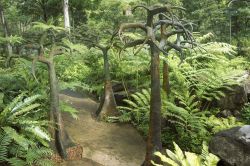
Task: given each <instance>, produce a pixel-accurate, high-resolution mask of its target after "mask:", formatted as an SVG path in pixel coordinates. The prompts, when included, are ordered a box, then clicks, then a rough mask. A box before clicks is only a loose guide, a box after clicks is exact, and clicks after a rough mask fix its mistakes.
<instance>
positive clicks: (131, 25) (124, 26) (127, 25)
mask: <svg viewBox="0 0 250 166" xmlns="http://www.w3.org/2000/svg"><path fill="white" fill-rule="evenodd" d="M136 28H139V29H142V30H143V31H144V32H147V28H146V26H145V24H143V23H124V24H121V25H120V28H119V30H118V36H119V38H120V40H121V41H122V42H123V40H122V37H121V34H122V32H124V31H125V30H126V29H136ZM123 43H124V42H123Z"/></svg>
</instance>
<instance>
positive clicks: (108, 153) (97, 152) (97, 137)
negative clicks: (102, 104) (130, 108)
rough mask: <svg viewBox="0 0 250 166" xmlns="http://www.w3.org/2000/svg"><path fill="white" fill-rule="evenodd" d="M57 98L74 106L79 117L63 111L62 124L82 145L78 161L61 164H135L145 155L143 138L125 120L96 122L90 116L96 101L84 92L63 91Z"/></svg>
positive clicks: (135, 165)
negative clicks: (117, 122) (84, 94)
mask: <svg viewBox="0 0 250 166" xmlns="http://www.w3.org/2000/svg"><path fill="white" fill-rule="evenodd" d="M60 99H61V100H63V101H66V102H67V103H69V104H70V105H71V106H73V107H74V108H76V109H77V110H78V111H79V113H78V116H79V119H78V120H74V119H73V118H71V117H70V116H69V115H68V114H64V115H63V118H64V121H65V128H66V130H67V131H68V133H69V135H71V137H72V138H73V140H74V141H75V142H76V143H79V144H80V145H82V147H83V158H84V159H82V160H80V161H67V162H64V163H62V164H60V165H61V166H81V165H83V166H101V165H103V166H139V165H141V164H142V162H143V159H144V155H145V142H144V140H143V139H142V137H141V136H140V135H139V134H138V132H137V131H136V130H135V129H134V128H133V127H132V126H131V125H128V124H122V125H121V124H110V123H105V122H99V121H96V120H94V119H93V118H92V117H91V113H93V112H94V111H95V110H96V109H97V107H98V104H97V103H96V102H95V101H93V100H92V99H91V98H89V97H88V96H81V95H79V94H76V93H73V92H69V91H66V92H64V94H60Z"/></svg>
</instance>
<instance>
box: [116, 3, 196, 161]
mask: <svg viewBox="0 0 250 166" xmlns="http://www.w3.org/2000/svg"><path fill="white" fill-rule="evenodd" d="M138 8H143V9H145V10H146V12H147V20H146V23H123V24H121V26H120V28H119V36H120V38H121V40H122V41H123V39H122V36H121V35H122V33H123V32H124V31H125V30H127V29H140V30H142V31H143V32H144V33H145V35H144V36H145V38H144V39H137V40H134V41H131V42H127V43H126V42H125V46H124V48H127V47H134V46H137V45H142V46H141V47H140V48H139V50H140V49H141V48H142V47H143V46H144V45H145V44H147V45H149V48H150V54H151V67H150V69H151V74H150V75H151V96H150V122H149V133H148V139H147V152H146V157H145V161H144V163H143V165H144V166H151V165H152V163H151V160H155V161H156V162H157V163H160V160H159V158H156V157H155V156H154V155H153V154H154V152H155V151H161V150H162V143H161V93H160V71H159V66H160V58H159V55H160V52H163V53H164V54H165V55H167V52H166V50H168V49H169V48H174V49H175V50H178V51H181V49H182V45H180V44H181V42H180V41H179V40H180V38H179V37H177V39H178V40H177V41H178V42H177V44H175V43H171V42H169V41H166V39H167V38H168V37H169V36H172V35H175V34H178V33H182V34H183V36H184V37H185V38H186V39H187V41H184V42H183V43H190V44H192V43H193V42H194V41H193V38H192V37H191V33H190V32H189V31H188V30H187V29H186V27H185V26H184V25H183V24H182V22H181V21H180V20H179V19H176V18H175V16H174V15H173V13H172V10H173V9H176V8H177V9H181V8H178V7H172V6H152V7H146V6H136V7H135V8H134V9H133V11H135V10H136V9H138ZM167 14H168V15H167ZM156 15H160V16H161V17H160V19H159V20H158V21H157V22H155V18H154V16H156ZM169 26H170V27H172V28H173V30H172V31H169V32H166V30H165V28H168V27H169ZM159 29H161V33H160V34H161V35H160V36H161V37H160V38H159V37H158V36H157V35H158V33H157V32H158V30H159ZM168 47H169V48H168Z"/></svg>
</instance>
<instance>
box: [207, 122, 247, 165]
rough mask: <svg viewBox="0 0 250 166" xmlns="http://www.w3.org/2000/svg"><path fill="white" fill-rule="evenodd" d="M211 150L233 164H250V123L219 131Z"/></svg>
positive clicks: (211, 144)
mask: <svg viewBox="0 0 250 166" xmlns="http://www.w3.org/2000/svg"><path fill="white" fill-rule="evenodd" d="M209 151H210V152H211V153H213V154H215V155H217V156H218V157H219V158H221V159H222V160H223V161H225V163H228V164H229V165H232V166H250V125H245V126H242V127H234V128H231V129H228V130H225V131H221V132H219V133H217V134H216V135H215V136H214V137H213V138H212V140H211V141H210V143H209Z"/></svg>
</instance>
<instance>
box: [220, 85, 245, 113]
mask: <svg viewBox="0 0 250 166" xmlns="http://www.w3.org/2000/svg"><path fill="white" fill-rule="evenodd" d="M232 89H233V91H226V92H225V94H226V95H225V97H223V98H221V99H220V100H219V101H217V107H219V108H220V109H221V110H227V111H230V112H231V113H227V114H230V115H229V116H231V115H233V116H236V115H235V114H234V113H235V112H237V111H238V110H241V109H242V108H243V107H244V105H245V103H247V101H248V100H247V93H246V91H245V88H244V86H240V85H235V86H233V87H232ZM236 110H237V111H236ZM222 117H225V116H223V113H222ZM226 117H228V116H226Z"/></svg>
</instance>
